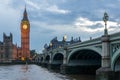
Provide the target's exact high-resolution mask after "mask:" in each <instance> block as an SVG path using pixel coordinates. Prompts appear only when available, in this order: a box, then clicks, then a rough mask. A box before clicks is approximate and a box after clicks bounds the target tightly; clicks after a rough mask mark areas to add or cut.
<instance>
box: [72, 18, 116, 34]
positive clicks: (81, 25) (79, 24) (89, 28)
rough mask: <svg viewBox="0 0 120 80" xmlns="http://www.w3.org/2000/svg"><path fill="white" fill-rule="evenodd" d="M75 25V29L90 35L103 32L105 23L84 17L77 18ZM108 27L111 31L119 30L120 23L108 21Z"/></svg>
mask: <svg viewBox="0 0 120 80" xmlns="http://www.w3.org/2000/svg"><path fill="white" fill-rule="evenodd" d="M74 25H75V26H76V27H75V28H76V29H79V30H82V31H85V32H90V33H97V32H102V31H103V30H104V22H103V21H91V20H89V19H88V18H83V17H79V18H77V19H76V21H75V23H74ZM107 27H108V30H109V31H114V30H117V28H118V23H117V22H113V21H108V22H107Z"/></svg>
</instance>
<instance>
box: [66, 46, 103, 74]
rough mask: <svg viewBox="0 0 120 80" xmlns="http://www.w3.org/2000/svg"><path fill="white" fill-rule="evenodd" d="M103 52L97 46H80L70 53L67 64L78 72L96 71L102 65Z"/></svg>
mask: <svg viewBox="0 0 120 80" xmlns="http://www.w3.org/2000/svg"><path fill="white" fill-rule="evenodd" d="M101 53H102V50H101V51H100V50H99V49H96V48H79V49H76V50H74V51H72V52H71V53H70V54H69V56H68V60H67V64H68V66H71V67H74V71H76V72H77V73H79V72H83V73H95V71H96V70H97V69H98V68H99V67H101V58H102V57H101Z"/></svg>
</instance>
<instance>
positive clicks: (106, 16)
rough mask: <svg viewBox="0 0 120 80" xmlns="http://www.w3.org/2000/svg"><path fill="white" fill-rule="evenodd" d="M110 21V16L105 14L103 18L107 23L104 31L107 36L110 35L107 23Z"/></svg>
mask: <svg viewBox="0 0 120 80" xmlns="http://www.w3.org/2000/svg"><path fill="white" fill-rule="evenodd" d="M108 19H109V16H108V14H107V13H106V12H105V13H104V17H103V21H104V22H105V29H104V34H105V35H108V31H107V21H108Z"/></svg>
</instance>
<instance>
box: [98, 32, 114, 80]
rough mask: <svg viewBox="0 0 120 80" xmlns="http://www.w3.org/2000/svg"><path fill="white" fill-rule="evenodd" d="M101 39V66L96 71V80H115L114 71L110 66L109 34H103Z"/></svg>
mask: <svg viewBox="0 0 120 80" xmlns="http://www.w3.org/2000/svg"><path fill="white" fill-rule="evenodd" d="M101 40H102V66H101V68H100V69H98V70H97V71H96V80H115V79H114V76H115V74H114V71H112V69H111V66H110V64H111V63H110V43H109V35H107V34H104V35H103V36H102V38H101Z"/></svg>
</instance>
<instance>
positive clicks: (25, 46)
mask: <svg viewBox="0 0 120 80" xmlns="http://www.w3.org/2000/svg"><path fill="white" fill-rule="evenodd" d="M29 39H30V23H29V19H28V16H27V10H26V6H25V10H24V13H23V19H22V20H21V49H22V51H21V54H22V57H21V58H22V59H30V48H29V47H30V46H29V43H30V41H29Z"/></svg>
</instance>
